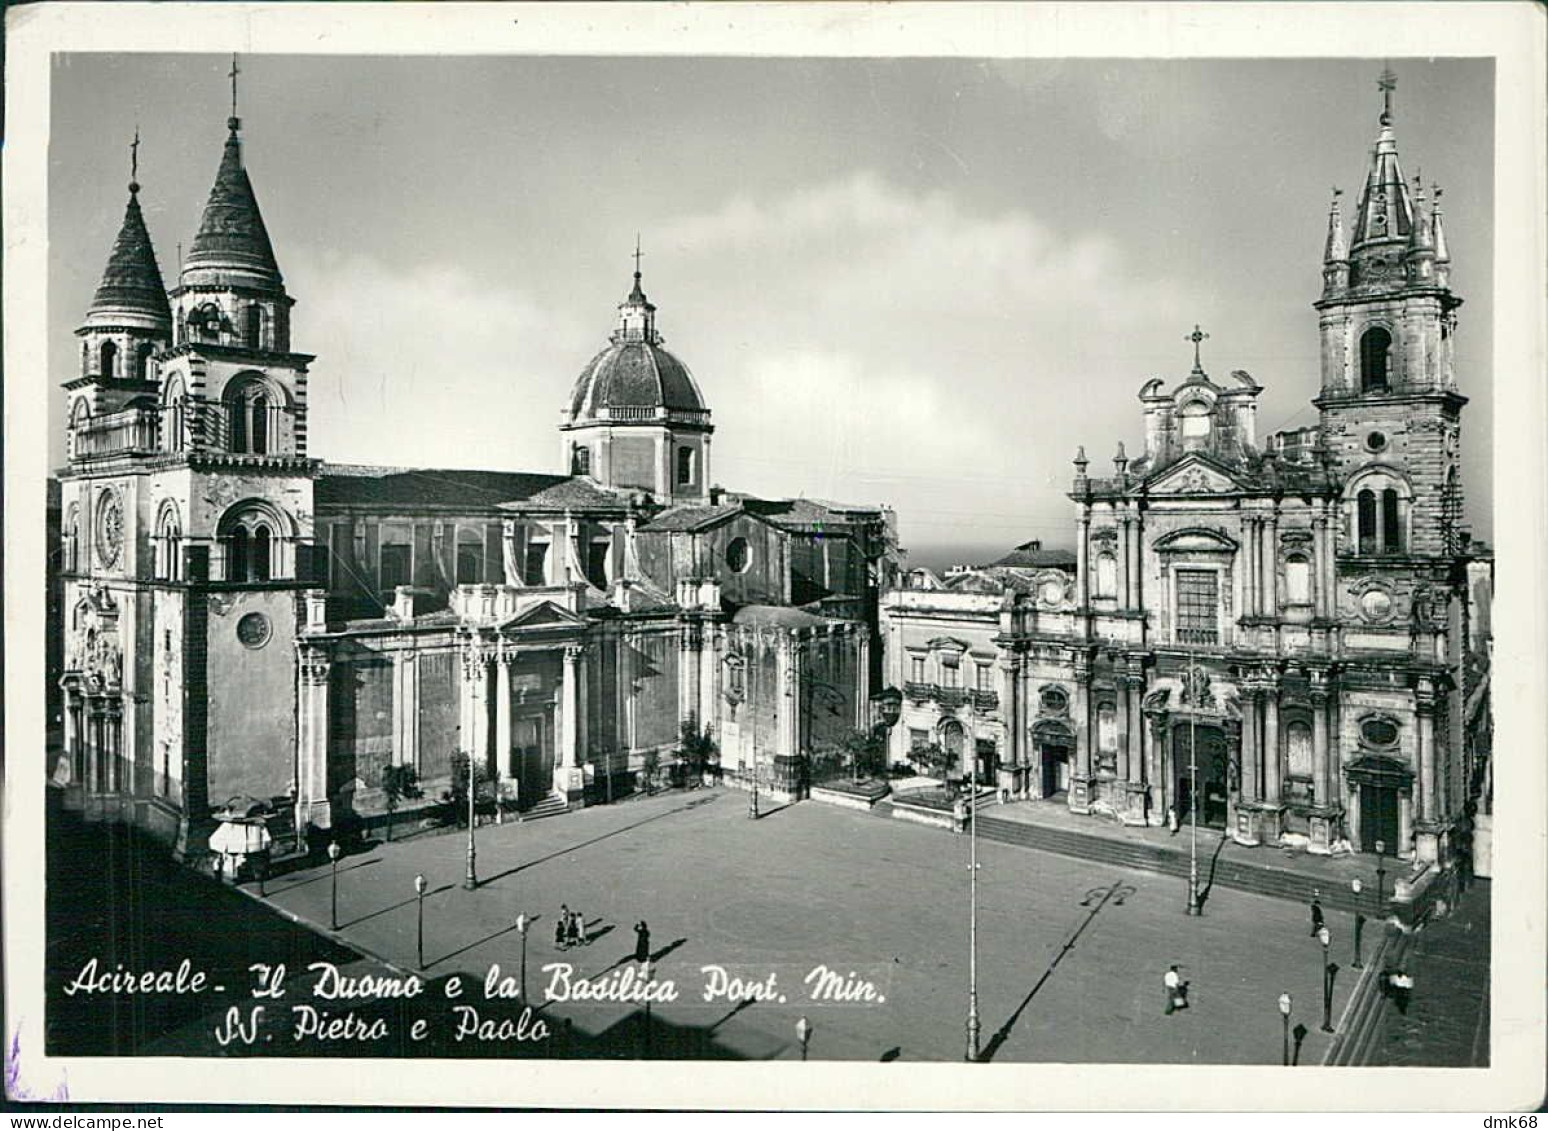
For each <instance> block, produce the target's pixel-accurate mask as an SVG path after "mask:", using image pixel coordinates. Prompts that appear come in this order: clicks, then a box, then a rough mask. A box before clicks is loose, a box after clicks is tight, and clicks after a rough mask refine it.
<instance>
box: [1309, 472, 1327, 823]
mask: <svg viewBox="0 0 1548 1131" xmlns="http://www.w3.org/2000/svg"><path fill="white" fill-rule="evenodd" d="M1327 553H1328V519H1327V516H1326V515H1325V514H1324V513H1323V512H1322V509H1321V507H1320V505H1319V504H1316V503H1314V504H1313V511H1312V585H1313V587H1314V588H1313V590H1312V593H1313V600H1312V616H1314V617H1316V618H1317V619H1318V620H1326V619H1327V616H1328V590H1327V573H1328V570H1327ZM1319 788H1320V787H1319ZM1322 800H1323V799H1322V797H1321V796H1320V795H1319V796H1318V801H1319V802H1320V801H1322Z"/></svg>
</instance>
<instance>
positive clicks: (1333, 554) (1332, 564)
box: [1322, 501, 1339, 620]
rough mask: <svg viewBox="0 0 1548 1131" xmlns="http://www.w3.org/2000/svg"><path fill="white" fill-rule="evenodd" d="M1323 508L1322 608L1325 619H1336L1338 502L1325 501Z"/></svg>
mask: <svg viewBox="0 0 1548 1131" xmlns="http://www.w3.org/2000/svg"><path fill="white" fill-rule="evenodd" d="M1323 509H1324V510H1325V511H1326V512H1327V522H1326V523H1325V529H1326V534H1325V536H1324V538H1323V554H1322V569H1323V592H1324V593H1325V594H1326V596H1325V597H1324V599H1323V604H1322V609H1323V615H1324V616H1325V617H1327V619H1329V620H1336V619H1337V618H1338V567H1337V559H1338V523H1339V513H1338V503H1337V502H1334V501H1326V502H1324V503H1323Z"/></svg>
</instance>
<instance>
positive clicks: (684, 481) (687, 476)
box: [677, 447, 693, 487]
mask: <svg viewBox="0 0 1548 1131" xmlns="http://www.w3.org/2000/svg"><path fill="white" fill-rule="evenodd" d="M692 482H693V449H692V448H686V447H685V448H678V449H677V485H678V486H679V487H686V486H687V485H688V484H690V483H692Z"/></svg>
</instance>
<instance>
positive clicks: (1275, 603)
mask: <svg viewBox="0 0 1548 1131" xmlns="http://www.w3.org/2000/svg"><path fill="white" fill-rule="evenodd" d="M1263 541H1264V546H1263V559H1264V560H1263V615H1264V616H1267V617H1274V618H1276V619H1278V617H1279V504H1278V503H1277V502H1276V503H1275V504H1274V509H1273V510H1272V511H1270V512H1269V517H1268V528H1267V532H1266V534H1265V536H1264V539H1263ZM1276 701H1277V696H1276Z"/></svg>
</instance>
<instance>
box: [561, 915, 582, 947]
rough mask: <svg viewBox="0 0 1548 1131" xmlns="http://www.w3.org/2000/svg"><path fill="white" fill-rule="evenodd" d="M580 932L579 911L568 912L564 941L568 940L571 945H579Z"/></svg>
mask: <svg viewBox="0 0 1548 1131" xmlns="http://www.w3.org/2000/svg"><path fill="white" fill-rule="evenodd" d="M582 933H583V932H582V929H581V913H580V912H579V911H572V912H570V918H569V924H568V928H567V930H566V932H565V939H566V941H567V942H569V944H570V945H571V946H579V945H580V944H581V934H582Z"/></svg>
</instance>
